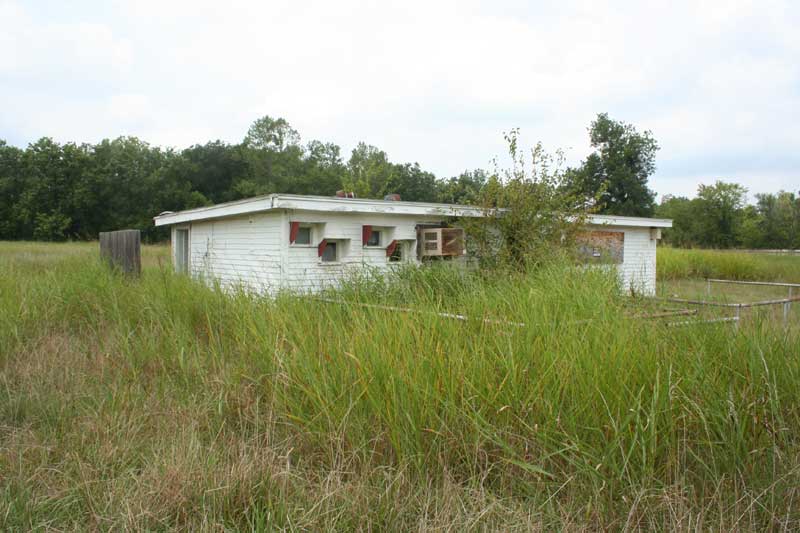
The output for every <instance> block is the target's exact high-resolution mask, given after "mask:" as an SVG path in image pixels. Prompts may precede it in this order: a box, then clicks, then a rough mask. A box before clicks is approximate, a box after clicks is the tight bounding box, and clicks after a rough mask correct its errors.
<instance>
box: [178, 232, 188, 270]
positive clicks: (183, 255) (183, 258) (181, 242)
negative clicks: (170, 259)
mask: <svg viewBox="0 0 800 533" xmlns="http://www.w3.org/2000/svg"><path fill="white" fill-rule="evenodd" d="M175 272H178V273H180V274H188V273H189V230H188V229H176V230H175Z"/></svg>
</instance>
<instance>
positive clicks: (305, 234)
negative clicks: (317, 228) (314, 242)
mask: <svg viewBox="0 0 800 533" xmlns="http://www.w3.org/2000/svg"><path fill="white" fill-rule="evenodd" d="M294 244H311V228H310V227H308V226H305V227H304V226H300V227H299V228H297V235H295V238H294Z"/></svg>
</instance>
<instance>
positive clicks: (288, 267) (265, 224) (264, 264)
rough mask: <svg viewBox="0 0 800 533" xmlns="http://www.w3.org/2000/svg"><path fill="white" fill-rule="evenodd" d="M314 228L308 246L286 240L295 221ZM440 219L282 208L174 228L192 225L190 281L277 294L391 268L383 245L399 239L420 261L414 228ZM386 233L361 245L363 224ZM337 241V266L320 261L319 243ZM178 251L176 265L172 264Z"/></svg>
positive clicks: (408, 255) (407, 258)
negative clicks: (377, 242)
mask: <svg viewBox="0 0 800 533" xmlns="http://www.w3.org/2000/svg"><path fill="white" fill-rule="evenodd" d="M293 221H297V222H300V223H301V224H311V225H312V227H313V230H312V236H311V244H309V245H300V244H290V243H289V231H290V223H291V222H293ZM439 222H441V217H434V216H427V215H385V214H364V213H321V212H315V211H295V210H284V211H275V212H269V213H259V214H253V215H249V216H239V217H232V218H224V219H214V220H206V221H195V222H191V223H187V224H180V225H176V226H173V229H172V242H173V243H174V242H175V231H176V230H177V229H179V228H189V230H190V231H189V270H190V272H191V274H192V276H193V277H195V278H198V279H202V280H205V281H206V282H208V283H213V282H215V281H218V282H219V283H221V284H222V285H223V286H224V287H228V288H235V287H241V288H245V289H247V290H252V291H256V292H259V293H268V294H274V293H276V292H277V291H278V290H280V289H281V288H285V289H290V290H293V291H298V292H315V291H319V290H320V289H322V288H324V287H326V286H330V285H335V284H336V283H337V282H339V281H340V280H341V279H342V278H343V277H344V276H346V275H348V274H349V272H350V271H352V270H355V269H362V268H363V267H365V266H369V267H372V268H378V269H388V268H393V267H396V266H397V265H398V263H395V262H390V261H389V258H388V257H387V256H386V247H387V246H388V245H389V243H390V242H391V241H392V240H397V241H398V242H399V245H400V246H402V247H403V252H404V253H403V255H404V260H405V261H413V262H416V261H417V259H416V225H417V224H434V223H439ZM365 224H370V225H372V226H373V228H375V229H380V230H382V242H381V244H380V246H379V247H363V246H362V243H361V235H362V226H363V225H365ZM323 238H324V239H327V240H328V241H336V242H337V245H338V247H339V259H340V260H339V261H337V262H336V263H327V262H323V261H322V260H321V259H320V258H319V256H318V252H317V245H318V244H319V242H320V241H321V240H322V239H323ZM174 254H175V250H174V249H173V264H175V255H174Z"/></svg>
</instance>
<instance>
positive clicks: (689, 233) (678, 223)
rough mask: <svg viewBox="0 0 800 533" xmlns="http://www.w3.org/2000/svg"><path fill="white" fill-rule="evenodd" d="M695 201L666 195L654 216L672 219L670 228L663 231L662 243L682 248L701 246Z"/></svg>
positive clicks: (697, 209) (697, 207) (701, 240)
mask: <svg viewBox="0 0 800 533" xmlns="http://www.w3.org/2000/svg"><path fill="white" fill-rule="evenodd" d="M698 211H699V205H698V203H697V200H690V199H689V198H686V197H685V196H672V195H670V194H667V195H665V196H664V198H662V200H661V203H660V204H659V206H658V207H657V208H656V213H655V214H656V216H657V217H659V218H669V219H672V227H671V228H668V229H665V230H664V239H663V242H664V243H666V244H671V245H673V246H678V247H682V248H691V247H693V246H699V245H701V244H702V243H703V242H704V240H703V238H702V235H701V229H700V227H699V226H698V223H697V222H698V217H697V213H698Z"/></svg>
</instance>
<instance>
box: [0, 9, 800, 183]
mask: <svg viewBox="0 0 800 533" xmlns="http://www.w3.org/2000/svg"><path fill="white" fill-rule="evenodd" d="M649 4H651V3H650V2H643V1H632V2H622V1H620V2H609V3H603V2H596V1H585V2H569V1H561V2H535V1H522V0H521V1H498V0H495V1H485V2H482V1H470V0H459V1H452V2H451V1H443V2H436V1H433V0H427V1H420V2H418V1H416V0H406V1H403V2H396V3H390V2H358V1H351V0H339V1H336V2H330V1H327V2H301V1H290V2H273V1H253V2H240V1H238V0H225V1H220V0H214V1H206V0H191V1H174V2H170V1H168V0H136V1H133V0H132V1H129V2H122V1H95V2H89V1H80V0H75V1H72V2H63V1H37V0H25V1H23V0H0V102H2V108H1V109H2V112H0V138H1V139H5V140H6V141H7V142H8V143H10V144H14V145H17V146H21V147H24V146H25V145H27V143H29V142H32V141H34V140H36V139H38V138H39V137H42V136H50V137H53V138H55V139H56V140H59V141H62V142H63V141H78V142H97V141H98V140H100V139H102V138H104V137H116V136H119V135H135V136H138V137H140V138H142V139H145V140H147V141H149V142H151V143H152V144H158V145H163V146H173V147H186V146H188V145H191V144H195V143H205V142H206V141H208V140H213V139H223V140H226V141H230V142H238V141H239V140H241V139H242V137H243V136H244V135H245V133H246V131H247V128H248V126H249V124H250V123H251V122H252V121H253V120H254V119H256V118H258V117H260V116H262V115H265V114H269V115H271V116H281V117H284V118H286V119H287V120H288V121H289V122H290V123H291V124H292V126H294V127H295V129H297V130H299V132H300V134H301V135H302V137H303V139H304V140H311V139H320V140H324V141H332V142H335V143H337V144H339V145H340V146H342V149H343V153H344V154H345V156H346V155H347V153H349V150H350V149H352V147H353V146H354V145H355V144H356V143H357V142H358V141H362V140H363V141H366V142H369V143H370V144H374V145H376V146H379V147H380V148H382V149H384V150H386V151H387V153H388V154H389V156H390V158H391V159H392V160H393V161H396V162H405V161H410V162H413V161H417V162H419V163H420V165H421V166H422V167H423V168H425V169H428V170H431V171H433V172H435V173H436V174H437V175H438V176H450V175H454V174H457V173H459V172H460V171H462V170H464V169H471V168H476V167H483V168H487V167H489V166H490V164H489V162H490V160H491V159H492V158H493V157H495V156H498V155H501V154H502V153H503V151H504V145H503V140H502V133H503V131H507V130H509V129H510V128H512V127H519V128H521V129H522V132H523V138H524V140H525V141H526V143H528V144H532V143H534V142H535V141H538V140H541V141H542V142H543V143H544V144H545V146H546V147H547V148H548V149H551V150H553V149H556V148H561V149H564V150H565V151H566V154H567V157H568V160H569V161H570V162H573V163H576V162H578V161H580V159H581V158H583V157H585V156H586V154H587V153H589V151H590V148H589V143H588V136H587V132H586V128H587V126H588V124H589V122H591V120H592V118H593V117H594V116H595V115H596V114H597V113H599V112H608V113H609V114H610V115H611V116H612V117H613V118H616V119H619V120H624V121H626V122H631V123H633V124H634V125H636V126H637V127H638V128H639V129H648V130H651V131H652V132H653V134H654V136H655V137H656V139H657V140H658V141H659V143H660V145H661V151H660V152H659V154H658V170H657V172H656V175H655V176H654V177H653V179H652V181H651V185H652V187H653V188H654V189H656V191H657V192H658V193H660V194H667V193H672V194H683V195H692V194H693V193H694V192H695V190H696V188H697V185H698V183H710V182H713V181H714V180H716V179H720V178H721V179H725V180H732V181H737V182H740V183H742V184H744V185H745V186H746V187H748V189H749V190H750V192H751V193H756V192H766V191H777V190H778V189H786V190H794V191H797V190H798V189H800V30H799V29H798V28H800V2H797V1H793V2H790V1H786V2H780V1H776V2H770V1H764V0H762V1H758V2H740V1H737V0H723V1H709V2H695V1H690V2H681V1H673V2H653V3H652V5H649Z"/></svg>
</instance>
